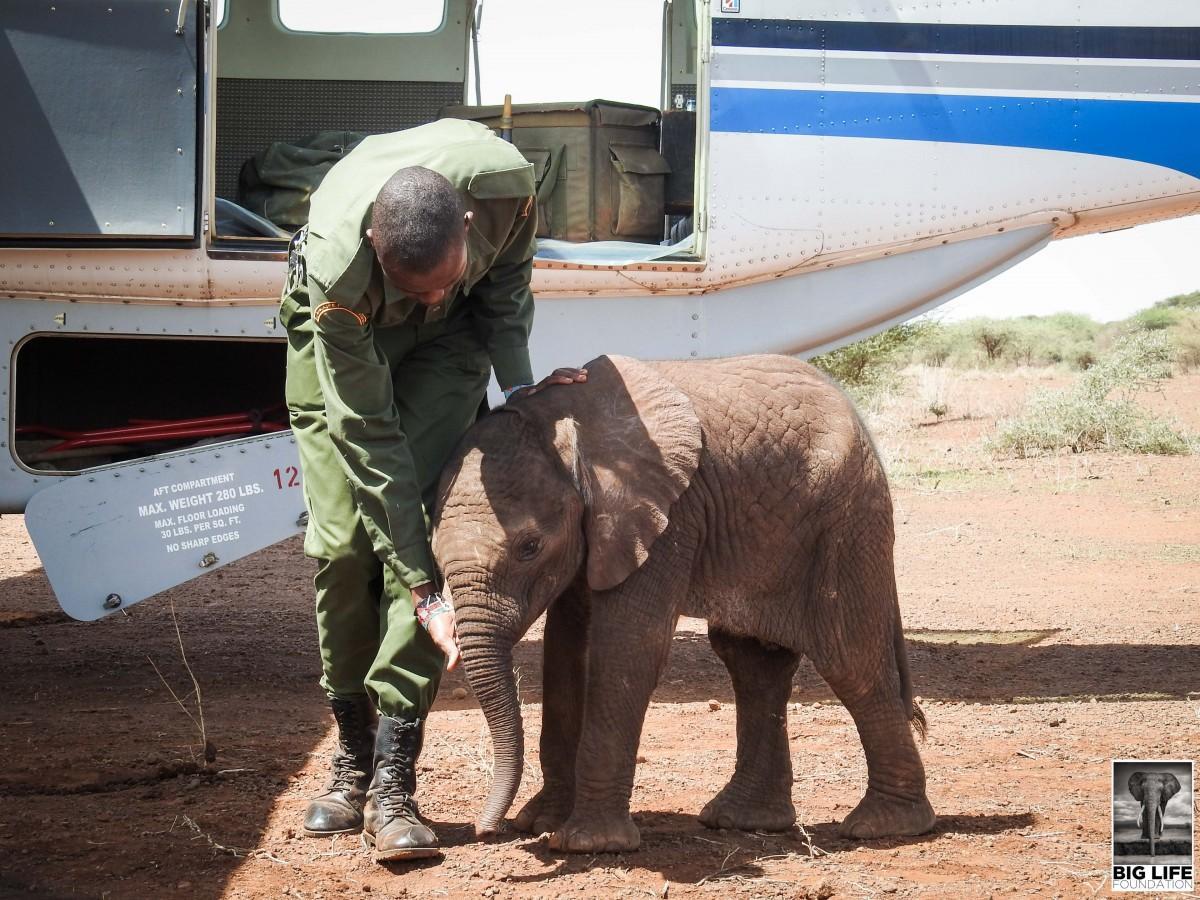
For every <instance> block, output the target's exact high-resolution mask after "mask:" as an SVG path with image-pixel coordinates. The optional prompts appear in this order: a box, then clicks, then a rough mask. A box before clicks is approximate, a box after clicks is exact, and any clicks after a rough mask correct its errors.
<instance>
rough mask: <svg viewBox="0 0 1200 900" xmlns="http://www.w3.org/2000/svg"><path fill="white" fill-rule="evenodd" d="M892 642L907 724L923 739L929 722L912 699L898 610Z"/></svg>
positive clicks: (902, 629)
mask: <svg viewBox="0 0 1200 900" xmlns="http://www.w3.org/2000/svg"><path fill="white" fill-rule="evenodd" d="M892 643H893V647H894V649H895V654H896V668H897V670H898V671H899V673H900V696H901V697H902V698H903V700H904V708H905V709H907V710H908V711H909V713H908V721H909V724H911V725H912V727H913V731H915V732H916V733H917V736H918V737H919V738H920V739H921V740H925V735H926V734H928V732H929V723H928V722H927V721H926V720H925V713H924V712H923V711H922V709H921V707H920V706H919V705H918V704H917V701H916V700H914V699H913V688H912V675H911V674H909V671H908V646H907V645H906V644H905V643H904V625H903V623H901V621H900V613H899V611H897V613H896V627H895V632H894V634H893V637H892Z"/></svg>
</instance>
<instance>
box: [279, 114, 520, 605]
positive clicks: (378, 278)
mask: <svg viewBox="0 0 1200 900" xmlns="http://www.w3.org/2000/svg"><path fill="white" fill-rule="evenodd" d="M406 166H424V167H425V168H428V169H432V170H433V171H435V172H438V173H440V174H441V175H443V176H445V177H446V178H447V179H448V180H449V181H450V183H451V184H453V185H454V187H455V188H456V189H457V190H458V191H459V194H460V195H461V196H462V197H463V200H464V204H465V206H466V208H467V209H468V210H470V211H471V212H472V213H473V216H472V219H471V223H470V226H469V229H468V234H467V254H468V256H467V269H466V275H465V276H464V279H463V282H462V284H461V285H460V287H459V288H458V290H457V291H452V292H450V293H449V294H448V295H447V299H446V300H445V301H443V303H442V304H441V306H440V307H437V308H432V309H431V308H426V307H423V306H421V305H420V304H419V303H417V302H416V301H415V300H412V299H411V298H409V297H407V296H405V295H404V294H403V293H402V292H401V291H400V290H399V289H398V288H397V287H396V286H395V285H393V284H392V283H391V281H389V280H388V279H387V277H386V276H385V275H384V274H383V271H382V269H381V268H380V266H379V262H378V260H377V259H376V256H375V251H374V249H373V248H372V247H371V244H370V243H369V242H368V241H367V238H366V231H367V228H368V227H370V222H371V212H372V208H373V206H374V201H375V197H376V196H377V195H378V193H379V190H380V188H382V187H383V185H384V182H386V181H387V180H388V179H389V178H391V177H392V175H394V174H395V173H396V171H397V170H398V169H402V168H404V167H406ZM535 192H536V191H535V185H534V180H533V168H532V166H530V165H529V163H527V162H526V161H525V159H524V158H523V157H522V156H521V154H520V153H518V152H517V150H516V149H515V148H514V147H512V145H510V144H508V143H506V142H504V141H502V140H501V139H500V138H498V137H496V136H495V135H494V134H493V133H492V132H491V130H490V129H488V128H487V127H486V126H483V125H480V124H479V123H477V122H468V121H465V120H459V119H444V120H441V121H437V122H433V123H431V124H429V125H423V126H421V127H419V128H413V129H409V130H407V131H401V132H397V133H394V134H383V135H375V136H372V137H368V138H366V139H365V140H363V141H362V143H360V144H359V145H358V146H357V147H355V148H354V150H352V151H351V152H350V153H349V154H347V155H346V157H345V159H343V160H341V161H340V162H338V163H337V164H336V165H334V167H333V168H332V169H330V170H329V173H328V174H327V175H326V176H325V179H324V180H323V181H322V182H321V185H320V187H318V189H317V190H316V191H315V192H314V193H313V196H312V205H311V211H310V214H309V224H308V237H307V242H306V244H305V247H304V250H303V256H304V263H305V270H306V272H307V284H306V287H307V293H308V298H307V300H308V306H309V310H310V315H311V322H312V327H313V330H314V332H315V337H316V340H315V341H314V344H315V350H316V353H315V363H316V368H317V378H318V380H319V383H320V387H321V393H322V395H323V397H324V403H325V410H326V415H327V418H328V426H329V434H330V437H331V439H332V440H333V442H334V444H335V445H336V446H337V447H338V450H339V451H340V456H341V458H342V460H343V463H344V468H345V471H346V476H347V477H348V479H349V480H350V483H351V484H352V486H353V489H354V495H355V499H356V501H357V502H358V505H359V507H360V510H361V512H362V515H363V518H364V519H365V520H366V524H367V527H368V531H370V532H371V534H372V540H373V543H375V545H376V551H377V552H378V553H379V554H380V555H381V557H383V558H384V561H385V562H386V563H387V564H388V565H390V566H391V567H392V568H393V569H394V570H395V571H396V573H397V574H398V575H399V576H400V578H401V580H402V581H403V582H404V583H405V584H407V585H408V586H409V587H417V586H418V585H421V584H424V583H425V582H428V581H430V580H431V579H432V576H433V572H434V564H433V560H432V557H431V555H430V552H429V544H428V536H427V532H426V524H425V515H424V508H423V505H422V502H421V490H420V486H419V484H418V480H417V477H416V474H415V471H414V466H413V460H412V455H411V452H410V450H409V447H408V445H407V441H406V439H405V436H404V434H403V431H402V430H401V429H400V426H399V420H398V418H397V415H396V411H395V409H394V408H393V396H392V391H393V373H392V371H391V369H390V367H389V365H388V363H387V361H386V359H385V358H384V357H383V354H382V353H381V352H380V349H379V348H378V347H377V346H376V342H375V339H374V332H373V330H374V329H376V328H389V327H397V326H411V325H416V324H423V323H427V322H431V321H435V320H436V319H438V318H441V317H444V316H446V315H447V313H448V312H449V311H450V310H451V309H453V308H454V305H455V304H463V303H468V302H469V303H470V304H471V318H472V320H473V322H474V323H475V327H476V329H477V330H478V333H479V337H480V340H481V342H482V344H483V346H484V347H485V348H486V349H487V352H488V355H489V357H490V359H491V363H492V368H493V371H494V372H495V373H496V379H497V381H499V383H500V386H501V387H502V388H507V387H513V386H516V385H519V384H528V383H530V382H532V381H533V373H532V371H531V369H530V364H529V350H528V346H527V345H528V340H529V330H530V324H531V321H532V318H533V296H532V293H531V292H530V289H529V281H530V277H531V275H532V271H533V255H534V252H535V251H536V248H537V243H536V240H535V238H534V233H535V231H536V230H537V214H536V204H535V203H534V202H533V199H532V198H533V197H534V194H535ZM289 299H290V300H291V302H292V303H297V302H298V298H297V297H296V295H295V294H294V293H289V295H288V296H285V298H284V306H285V308H286V306H287V304H288V302H289ZM285 321H286V316H285ZM395 389H396V390H402V389H403V388H402V385H401V384H399V383H397V384H396V388H395ZM306 477H309V476H308V475H307V474H306ZM381 545H382V546H381Z"/></svg>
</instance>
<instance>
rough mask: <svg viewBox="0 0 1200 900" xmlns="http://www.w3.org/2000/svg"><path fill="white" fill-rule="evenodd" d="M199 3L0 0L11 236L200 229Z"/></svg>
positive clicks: (6, 221) (6, 226)
mask: <svg viewBox="0 0 1200 900" xmlns="http://www.w3.org/2000/svg"><path fill="white" fill-rule="evenodd" d="M197 13H198V9H197V0H105V2H102V3H101V2H96V0H4V2H3V3H0V85H3V90H0V121H3V122H4V128H5V132H6V137H5V141H4V150H3V153H2V158H3V164H2V165H0V197H3V198H4V202H3V203H2V204H0V240H7V241H10V242H20V241H21V240H22V239H34V240H38V241H42V240H45V239H48V238H49V239H52V238H68V239H71V238H75V239H78V238H90V237H111V238H137V239H147V238H166V239H173V240H176V241H178V240H181V239H189V240H190V239H194V238H195V237H196V197H197V173H198V165H197V163H198V150H197V148H198V142H197V123H198V121H199V115H198V110H199V103H200V93H201V92H200V90H199V89H198V77H199V74H200V73H199V66H200V63H199V60H200V59H202V58H203V56H202V54H201V46H202V45H201V41H200V37H199V36H200V35H201V34H202V33H203V23H202V22H201V21H200V20H199V18H198V15H197Z"/></svg>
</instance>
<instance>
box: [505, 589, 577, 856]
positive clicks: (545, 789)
mask: <svg viewBox="0 0 1200 900" xmlns="http://www.w3.org/2000/svg"><path fill="white" fill-rule="evenodd" d="M585 594H586V592H585V591H582V590H579V591H575V590H572V591H569V592H568V593H566V594H565V595H564V596H562V597H560V598H559V599H558V600H556V601H555V602H554V604H553V605H551V607H550V611H549V612H548V613H547V614H546V633H545V636H544V637H543V638H542V659H543V662H542V740H541V758H542V789H541V790H540V791H538V792H537V794H535V795H534V796H533V797H532V798H531V799H530V800H529V802H528V803H526V804H525V806H524V807H523V808H522V809H521V811H520V812H519V813H517V817H516V819H515V822H514V824H515V825H516V826H517V828H519V829H520V830H521V831H527V832H529V833H531V834H542V833H543V832H547V831H554V830H555V829H556V828H558V827H559V826H560V825H562V823H563V822H565V821H566V819H567V816H569V815H570V814H571V808H572V807H573V806H574V805H575V753H576V750H577V749H578V747H579V732H580V729H581V728H582V727H583V698H584V687H585V684H586V682H587V630H588V607H587V599H586V596H585Z"/></svg>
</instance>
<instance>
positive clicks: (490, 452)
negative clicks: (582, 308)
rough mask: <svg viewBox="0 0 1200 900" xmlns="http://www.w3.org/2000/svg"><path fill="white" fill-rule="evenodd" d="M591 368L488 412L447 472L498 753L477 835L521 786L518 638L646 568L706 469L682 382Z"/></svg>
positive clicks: (464, 615)
mask: <svg viewBox="0 0 1200 900" xmlns="http://www.w3.org/2000/svg"><path fill="white" fill-rule="evenodd" d="M587 370H588V380H587V383H586V384H576V385H563V386H560V387H551V388H547V389H545V390H543V391H541V392H539V393H538V394H536V395H535V396H533V397H529V398H527V399H524V400H519V401H517V402H515V403H512V404H510V405H508V406H505V407H503V408H501V409H500V410H498V411H496V412H495V413H492V414H491V415H489V416H487V417H485V418H484V419H483V420H482V421H480V422H478V423H477V424H476V425H475V426H474V427H473V428H472V429H471V430H470V431H469V432H468V433H467V435H466V437H465V438H464V439H463V442H462V444H461V445H460V446H459V448H458V450H457V451H456V452H455V455H454V457H453V458H452V459H451V461H450V462H449V464H448V465H447V466H446V469H445V471H444V473H443V475H442V482H441V486H440V490H439V499H438V508H437V512H436V515H435V524H434V538H433V548H434V554H435V556H436V558H437V561H438V565H439V567H440V568H441V571H442V574H443V576H444V577H445V579H446V584H447V585H448V586H449V587H450V590H451V592H452V594H453V597H454V604H455V608H456V611H457V618H458V635H459V642H460V644H461V647H462V653H463V663H464V665H465V667H466V673H467V678H468V679H469V680H470V682H471V687H472V689H473V690H474V691H475V695H476V697H478V699H479V702H480V705H481V706H482V707H483V712H484V715H485V716H486V718H487V722H488V727H489V728H490V729H491V733H492V744H493V747H494V750H495V767H494V778H493V782H492V791H491V795H490V796H489V798H488V801H487V804H486V806H485V807H484V810H483V812H482V813H481V815H480V817H479V821H478V823H477V825H476V832H477V833H478V834H480V835H485V834H491V833H494V832H495V831H496V830H498V828H499V826H500V823H501V822H502V820H503V818H504V814H505V813H506V812H507V811H508V808H509V806H510V805H511V804H512V801H513V797H514V796H516V793H517V788H518V787H520V784H521V770H522V766H523V753H524V748H523V737H522V724H521V712H520V706H519V703H518V698H517V692H516V684H515V682H514V676H513V671H512V647H513V644H514V643H516V641H518V640H519V639H520V638H521V636H522V635H523V634H524V633H525V632H526V631H527V630H528V629H529V626H530V625H532V624H533V622H534V620H535V619H537V617H538V616H539V615H541V613H542V612H543V611H545V609H546V608H547V607H548V606H549V605H550V603H551V602H552V601H553V600H554V599H555V598H556V597H558V596H560V595H561V594H562V593H563V591H565V590H566V589H567V588H568V587H569V586H570V585H572V584H573V583H575V582H576V581H577V580H578V582H579V584H580V585H581V586H582V585H583V584H585V583H586V587H587V588H588V589H590V590H591V591H604V590H608V589H610V588H613V587H616V586H617V585H619V584H621V582H623V581H624V580H625V579H626V578H628V577H629V576H630V575H631V574H632V573H633V572H634V571H635V570H637V569H638V568H639V567H640V566H641V565H642V564H643V563H644V562H645V561H646V559H647V557H648V553H649V550H650V548H651V546H652V545H653V544H654V542H655V540H656V539H657V538H658V537H659V536H660V535H661V534H662V533H663V532H664V531H665V530H666V528H667V525H668V524H669V519H670V514H671V507H672V505H673V504H674V503H675V501H676V500H678V499H679V497H680V495H681V494H683V492H684V491H685V490H687V488H688V485H689V484H690V483H691V479H692V476H693V474H694V473H695V471H696V467H697V466H698V465H699V460H700V449H701V437H700V424H699V421H698V420H697V418H696V414H695V412H694V411H693V409H692V406H691V403H690V401H689V400H688V398H687V397H686V396H685V395H684V394H683V393H681V392H680V391H679V390H678V389H677V388H676V387H674V386H673V385H671V384H670V383H668V382H667V381H666V380H664V379H663V378H662V377H661V376H660V375H659V374H658V373H657V372H656V371H655V370H654V369H653V368H651V367H650V366H647V365H645V364H642V363H639V362H636V361H635V360H631V359H623V358H620V357H611V358H610V357H600V358H599V359H597V360H593V361H592V362H590V363H588V364H587Z"/></svg>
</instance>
